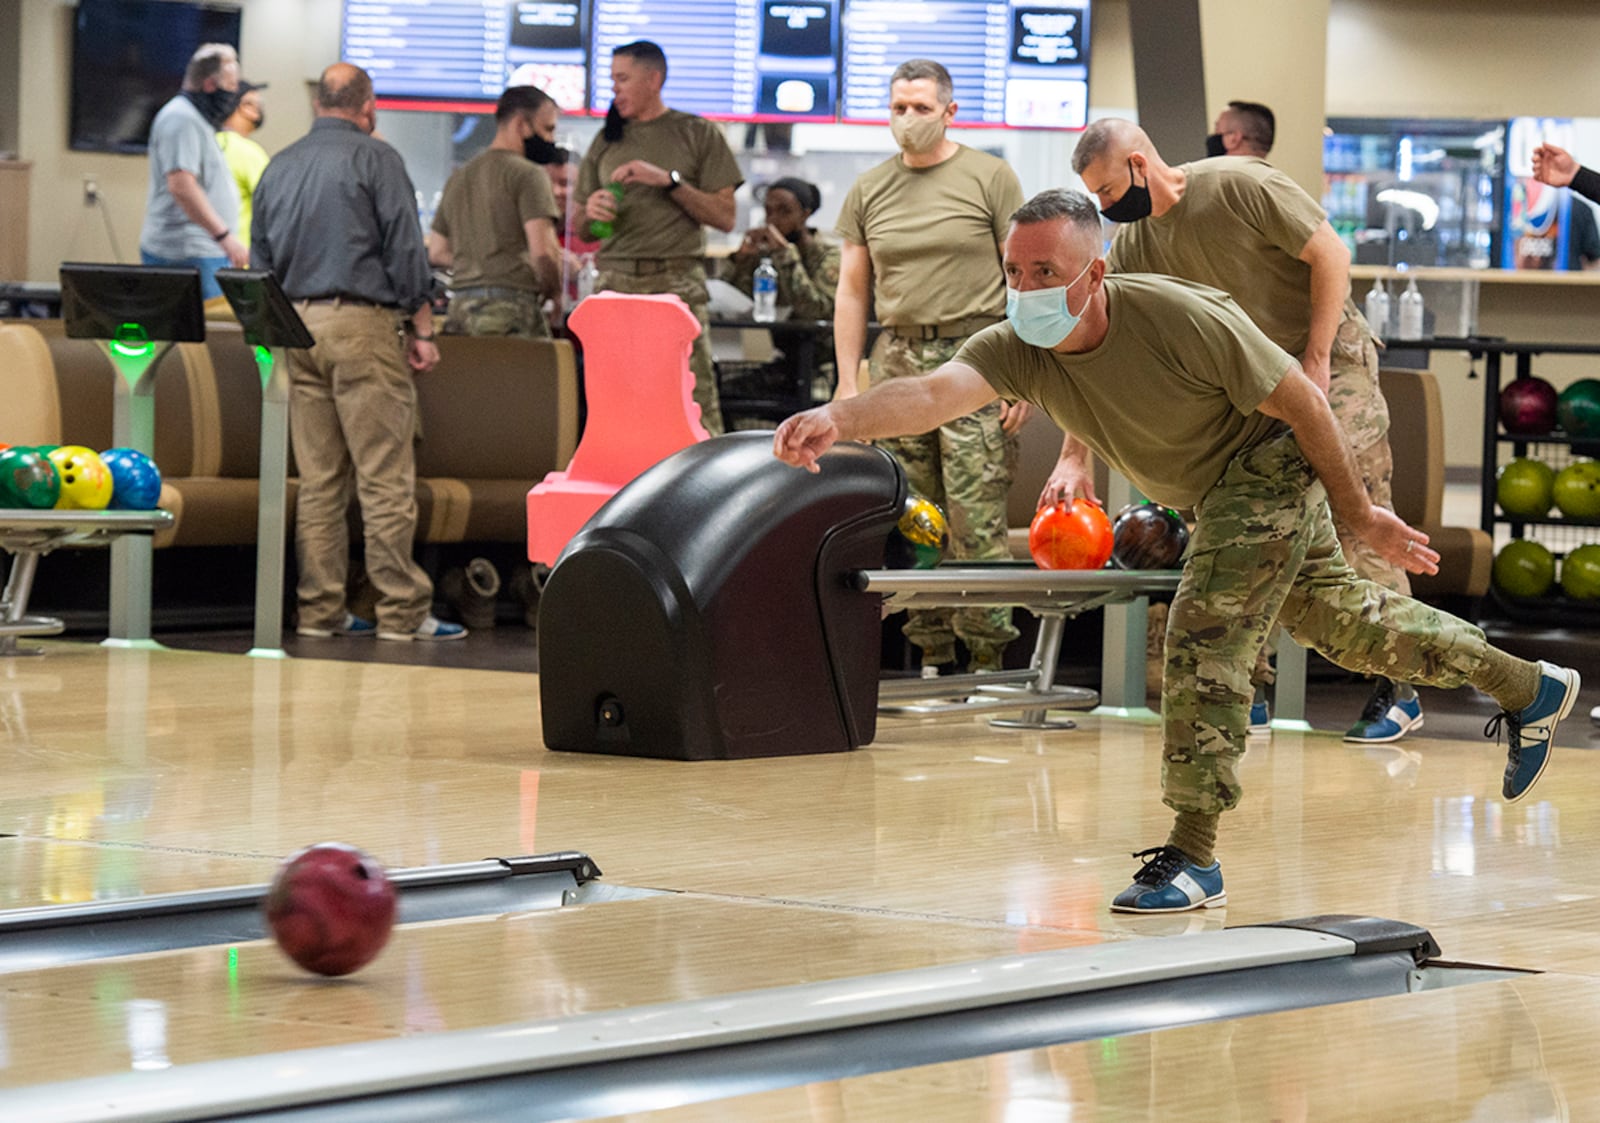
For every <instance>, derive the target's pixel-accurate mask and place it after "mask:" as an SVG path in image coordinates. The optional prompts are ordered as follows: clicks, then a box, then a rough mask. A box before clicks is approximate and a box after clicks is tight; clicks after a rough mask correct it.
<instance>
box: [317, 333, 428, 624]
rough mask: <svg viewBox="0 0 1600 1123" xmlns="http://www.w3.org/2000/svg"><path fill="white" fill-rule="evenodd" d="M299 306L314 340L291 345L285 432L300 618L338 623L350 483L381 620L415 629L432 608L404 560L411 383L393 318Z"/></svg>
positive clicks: (412, 479) (413, 510) (409, 522)
mask: <svg viewBox="0 0 1600 1123" xmlns="http://www.w3.org/2000/svg"><path fill="white" fill-rule="evenodd" d="M300 314H301V316H302V317H303V318H304V319H305V322H306V327H308V328H309V329H310V330H311V334H312V335H313V336H315V337H316V340H317V345H316V346H315V347H313V348H311V349H310V350H309V351H290V352H289V357H290V366H289V376H290V388H289V433H290V436H291V437H292V439H293V441H294V458H295V462H296V465H297V466H298V468H299V473H300V495H299V499H298V502H297V504H296V514H295V558H296V560H297V561H298V563H299V566H300V581H299V585H298V586H297V588H296V592H297V594H298V598H299V602H300V623H301V624H302V625H309V626H312V627H329V626H332V625H335V624H338V623H340V622H342V621H343V620H344V614H345V612H346V607H345V583H346V580H347V577H348V573H349V566H350V535H349V525H348V523H347V522H346V518H347V515H348V512H349V509H350V498H351V494H352V491H353V492H354V495H355V498H356V499H357V501H358V502H359V503H360V504H361V522H362V525H363V527H364V530H365V536H366V568H367V574H368V576H369V577H370V578H371V580H372V583H373V585H374V587H376V588H377V590H378V605H377V615H378V621H377V623H378V627H379V628H380V629H382V630H383V631H386V632H410V631H414V630H416V628H417V626H418V625H420V624H421V623H422V621H423V619H424V618H425V617H426V616H427V615H428V607H429V604H430V603H431V601H432V599H433V585H432V583H431V582H430V581H429V580H428V575H427V574H426V573H424V572H423V570H422V567H421V566H419V565H418V564H417V563H416V562H415V561H414V560H413V559H412V557H411V547H412V541H413V539H414V538H415V536H416V529H417V500H416V461H415V458H414V454H413V450H412V437H413V435H414V433H415V431H416V412H417V391H416V386H415V385H414V384H413V383H412V381H411V379H412V374H411V368H410V367H409V366H408V365H407V364H406V359H405V343H404V339H403V337H402V335H401V333H400V322H401V317H400V315H399V313H397V312H395V311H392V310H390V309H384V308H372V307H360V306H355V305H349V304H345V305H331V304H309V305H301V306H300Z"/></svg>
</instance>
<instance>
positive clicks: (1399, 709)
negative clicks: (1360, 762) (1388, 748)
mask: <svg viewBox="0 0 1600 1123" xmlns="http://www.w3.org/2000/svg"><path fill="white" fill-rule="evenodd" d="M1421 725H1422V700H1421V699H1419V698H1418V697H1417V696H1416V695H1415V694H1412V696H1411V697H1410V698H1403V699H1399V700H1397V699H1396V698H1395V696H1394V683H1392V682H1390V681H1389V680H1388V679H1386V678H1380V679H1379V680H1378V685H1377V686H1376V687H1375V688H1374V689H1373V691H1372V697H1371V698H1368V699H1367V706H1366V709H1364V710H1362V711H1361V717H1360V718H1359V719H1358V720H1357V721H1356V723H1355V724H1354V725H1352V726H1351V727H1350V731H1349V732H1348V733H1346V734H1345V735H1344V739H1345V740H1346V741H1349V742H1351V743H1352V744H1357V745H1387V744H1389V743H1390V742H1391V741H1398V740H1400V738H1402V737H1404V736H1405V735H1406V734H1407V733H1409V732H1411V730H1413V729H1416V728H1418V727H1420V726H1421Z"/></svg>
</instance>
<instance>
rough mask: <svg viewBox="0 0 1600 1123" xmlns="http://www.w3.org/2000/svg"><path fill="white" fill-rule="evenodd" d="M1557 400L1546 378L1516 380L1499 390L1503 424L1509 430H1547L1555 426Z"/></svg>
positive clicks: (1523, 432) (1537, 431) (1514, 431)
mask: <svg viewBox="0 0 1600 1123" xmlns="http://www.w3.org/2000/svg"><path fill="white" fill-rule="evenodd" d="M1556 400H1557V395H1556V388H1555V387H1554V386H1552V385H1550V383H1548V382H1546V381H1545V380H1544V379H1542V378H1518V379H1515V380H1514V381H1512V382H1509V383H1507V385H1506V388H1505V389H1504V390H1501V391H1500V424H1501V425H1503V426H1504V427H1505V430H1506V432H1508V433H1517V434H1533V433H1548V432H1550V430H1552V429H1554V428H1555V427H1556Z"/></svg>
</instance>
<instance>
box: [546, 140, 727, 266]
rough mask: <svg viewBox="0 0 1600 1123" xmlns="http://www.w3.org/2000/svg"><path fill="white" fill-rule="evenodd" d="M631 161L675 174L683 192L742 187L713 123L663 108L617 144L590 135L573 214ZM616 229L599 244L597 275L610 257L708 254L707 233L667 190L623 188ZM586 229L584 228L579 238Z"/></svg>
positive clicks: (640, 185) (638, 185) (637, 185)
mask: <svg viewBox="0 0 1600 1123" xmlns="http://www.w3.org/2000/svg"><path fill="white" fill-rule="evenodd" d="M630 160H646V161H648V162H650V163H652V164H654V165H656V166H657V167H658V168H663V169H665V170H667V171H676V172H677V173H678V174H679V175H680V176H682V177H683V181H684V182H685V183H687V184H688V185H689V186H691V187H695V188H698V189H699V190H701V191H705V192H708V193H715V192H717V191H721V190H722V189H723V188H724V187H737V186H739V184H741V183H743V182H744V173H743V172H741V171H740V170H739V163H738V161H737V160H735V159H734V158H733V150H732V149H730V148H729V147H728V141H727V138H726V137H724V136H723V135H722V129H721V128H720V127H719V126H718V125H716V124H713V123H712V122H710V121H707V120H706V119H705V118H704V117H696V116H695V115H694V114H692V113H681V112H679V111H678V110H676V109H669V110H667V111H666V112H665V113H664V114H662V115H661V116H660V117H657V118H655V119H654V120H650V121H629V122H628V123H627V126H626V128H625V130H624V131H623V134H622V139H621V140H619V141H616V142H612V141H609V140H607V139H606V137H605V134H604V133H596V134H595V138H594V143H593V144H591V145H589V151H588V152H587V153H585V155H584V157H583V163H582V164H581V165H579V167H578V188H577V199H576V200H575V203H576V205H577V206H578V207H579V209H580V210H581V209H582V207H583V204H584V203H585V202H586V201H587V200H588V198H589V196H590V195H592V194H594V193H595V192H596V191H598V190H599V189H600V188H602V187H605V186H606V185H607V184H609V183H610V182H611V177H612V175H613V174H614V173H615V172H616V170H617V169H618V168H619V167H621V166H622V165H623V164H626V163H627V162H628V161H630ZM614 227H615V230H616V233H615V234H613V235H612V236H611V237H610V238H607V239H606V240H605V241H604V242H602V243H601V245H600V253H599V257H598V260H599V264H600V268H601V269H604V268H605V267H606V261H607V260H608V259H611V258H627V259H639V258H664V257H701V256H703V255H704V254H705V252H706V232H705V227H704V226H702V225H701V224H700V222H699V220H697V219H695V218H692V217H691V216H690V215H689V213H688V212H687V211H685V210H684V209H683V208H682V207H680V206H678V204H677V203H676V202H674V201H673V199H672V195H671V193H670V192H669V191H668V190H667V189H666V188H665V187H650V186H648V185H647V184H643V183H627V184H623V194H622V200H621V202H620V203H619V204H618V208H617V217H616V220H615V222H614ZM587 228H588V223H587V222H585V223H584V229H583V232H584V233H587Z"/></svg>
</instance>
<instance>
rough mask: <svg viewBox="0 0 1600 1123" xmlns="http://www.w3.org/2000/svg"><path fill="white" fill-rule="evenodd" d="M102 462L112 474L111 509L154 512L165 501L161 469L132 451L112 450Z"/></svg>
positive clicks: (135, 451) (103, 454) (144, 456)
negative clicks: (163, 499) (162, 494)
mask: <svg viewBox="0 0 1600 1123" xmlns="http://www.w3.org/2000/svg"><path fill="white" fill-rule="evenodd" d="M100 460H101V461H102V462H103V463H104V464H105V466H106V467H107V468H109V469H110V470H111V509H112V510H114V511H153V510H155V508H156V504H157V503H158V502H159V501H160V499H161V469H159V468H157V467H156V462H155V461H154V460H151V459H150V458H149V457H148V456H146V455H145V454H144V453H142V452H140V451H138V450H137V449H132V448H108V449H106V450H105V451H104V452H102V453H101V454H100Z"/></svg>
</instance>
